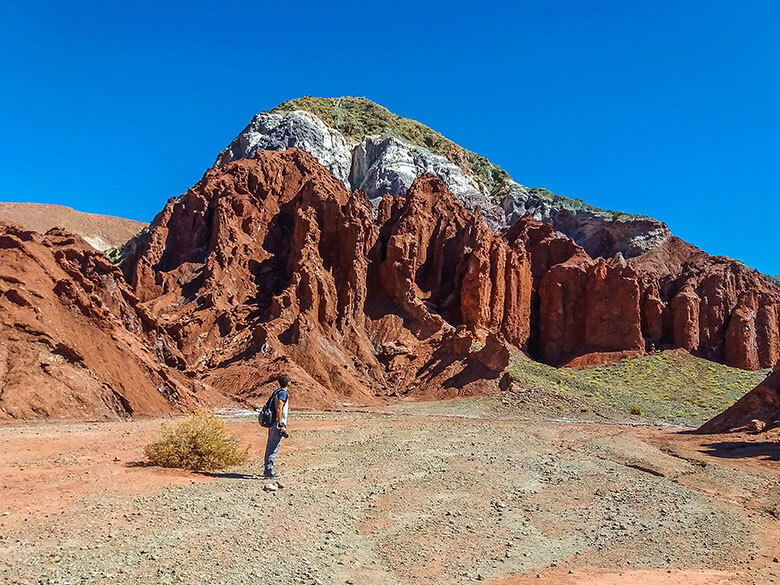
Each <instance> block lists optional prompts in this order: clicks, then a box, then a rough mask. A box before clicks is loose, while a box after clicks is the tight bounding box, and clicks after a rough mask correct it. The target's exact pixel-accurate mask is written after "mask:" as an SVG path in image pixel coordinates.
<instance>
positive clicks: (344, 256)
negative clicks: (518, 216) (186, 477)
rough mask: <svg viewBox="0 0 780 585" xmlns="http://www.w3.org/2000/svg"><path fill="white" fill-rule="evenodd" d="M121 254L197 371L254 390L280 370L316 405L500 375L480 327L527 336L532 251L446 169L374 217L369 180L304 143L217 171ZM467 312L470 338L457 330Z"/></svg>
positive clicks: (227, 386)
mask: <svg viewBox="0 0 780 585" xmlns="http://www.w3.org/2000/svg"><path fill="white" fill-rule="evenodd" d="M122 268H123V270H124V272H125V274H126V276H127V279H128V280H129V282H130V283H131V284H132V285H133V286H134V287H135V289H136V291H137V294H138V296H139V297H140V298H141V299H143V301H144V302H143V305H142V306H143V308H144V310H145V311H146V312H147V313H148V314H149V315H151V316H152V317H153V318H154V319H155V320H156V321H157V322H159V323H160V324H161V327H162V328H163V329H164V330H165V331H166V333H167V334H168V335H169V336H170V337H171V339H173V340H174V341H175V342H176V346H177V349H178V351H179V352H180V353H181V355H182V356H183V359H184V362H185V367H186V368H187V369H190V370H192V371H193V372H196V373H197V374H198V375H201V376H202V377H203V378H204V379H205V380H207V381H209V382H210V383H212V384H213V385H214V386H215V387H217V388H219V389H220V390H222V391H223V392H225V393H231V394H238V395H240V396H242V397H245V398H249V399H257V400H258V401H259V400H260V399H263V398H264V396H265V393H266V392H267V391H268V388H267V385H268V383H269V380H271V379H272V378H273V377H274V376H275V375H276V374H277V373H278V372H280V371H281V370H285V371H290V372H292V375H293V378H294V379H298V380H300V381H302V382H304V383H303V384H301V385H300V387H301V390H300V391H299V392H298V394H297V400H298V401H299V403H301V402H304V403H308V404H311V405H317V404H328V403H333V402H334V401H336V400H337V399H343V398H350V399H359V400H369V399H370V398H372V397H374V396H376V395H382V394H392V393H398V392H405V391H407V390H408V389H410V388H414V389H417V390H420V391H422V390H421V389H424V388H431V387H432V386H433V385H437V386H438V388H437V390H436V391H437V392H438V393H439V394H441V393H442V392H445V393H447V392H450V393H453V392H454V393H455V394H460V393H463V392H469V390H468V386H469V384H472V385H473V384H475V383H477V382H478V381H480V380H484V379H485V378H488V379H493V380H497V379H498V377H499V375H500V374H501V372H496V371H492V370H491V369H490V367H488V366H486V365H484V364H482V363H480V362H479V360H478V359H477V357H476V355H472V354H471V353H470V347H471V345H472V343H473V341H475V340H477V339H483V340H484V339H485V338H486V337H487V336H488V335H489V334H498V335H500V336H501V338H503V339H506V340H507V341H508V342H510V343H513V344H515V345H517V346H520V345H523V344H524V343H525V341H526V340H527V338H528V334H529V323H528V305H529V301H528V298H529V295H530V288H531V287H530V261H529V259H528V256H527V254H525V253H524V252H523V251H513V250H512V249H510V246H509V245H508V243H507V242H506V241H505V240H504V239H503V238H502V237H500V236H498V235H496V234H494V233H492V232H491V231H490V230H489V229H487V228H486V227H485V226H484V225H483V224H482V222H481V220H480V217H479V216H478V215H475V214H472V213H471V212H469V211H467V210H465V209H464V208H463V206H462V205H461V204H460V203H459V202H458V201H457V200H456V199H455V198H454V196H453V195H452V194H451V193H450V192H449V190H448V189H447V188H446V187H445V186H444V184H443V183H442V182H441V181H440V180H439V179H437V178H434V177H431V176H423V177H421V178H419V179H418V180H417V181H416V182H415V184H414V185H413V186H412V187H411V188H410V190H409V192H408V194H407V196H406V197H405V198H397V199H394V198H391V197H387V198H385V200H384V201H383V202H382V205H381V206H380V209H379V218H378V221H375V220H374V219H373V218H372V209H371V205H370V202H369V201H368V200H367V199H366V198H365V196H363V194H362V193H359V192H355V193H349V192H347V191H346V190H345V189H344V186H343V183H341V182H340V181H338V180H336V179H334V178H333V176H332V175H330V173H328V172H327V171H325V169H323V168H322V167H321V166H320V165H319V163H318V162H317V161H316V159H314V157H312V156H311V155H309V154H308V153H306V152H303V151H299V150H296V149H290V150H287V151H284V152H278V151H277V152H270V151H269V152H259V153H258V154H257V156H256V158H255V159H252V160H239V161H236V162H233V163H229V164H227V165H224V166H222V167H220V168H219V169H212V170H210V171H208V172H207V173H206V175H205V176H204V178H203V179H202V180H201V181H200V182H199V183H198V184H197V185H196V186H195V187H193V188H192V189H191V190H189V191H188V192H187V193H186V194H184V195H182V196H181V197H179V198H178V199H176V200H172V201H170V202H169V203H168V205H167V206H166V208H165V210H163V212H162V213H161V214H160V215H158V217H157V218H156V219H155V220H154V222H153V223H152V226H151V228H150V232H149V235H148V237H147V238H146V239H145V240H144V241H142V242H136V245H135V249H134V250H133V251H132V253H131V254H130V255H129V256H128V257H127V258H126V259H125V261H124V262H123V264H122ZM458 326H460V327H462V329H461V330H460V331H461V333H459V334H458V335H459V336H460V337H465V338H466V339H467V341H468V343H454V342H453V340H452V337H451V334H450V332H451V331H452V327H458ZM455 347H459V348H460V353H453V351H452V350H453V349H454V348H455ZM483 357H484V356H483ZM466 370H468V372H469V373H468V374H467V375H466V376H465V377H463V376H460V374H462V373H463V372H464V371H466ZM476 374H479V375H476ZM459 376H460V377H459ZM494 384H495V382H494ZM478 385H479V384H478ZM448 389H449V390H448ZM483 391H484V389H483Z"/></svg>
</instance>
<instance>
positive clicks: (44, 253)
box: [0, 224, 225, 418]
mask: <svg viewBox="0 0 780 585" xmlns="http://www.w3.org/2000/svg"><path fill="white" fill-rule="evenodd" d="M176 359H177V356H176V354H175V352H174V353H170V352H169V351H168V347H167V344H166V338H165V336H164V335H160V334H159V332H158V331H157V330H156V329H155V327H154V323H153V322H151V321H150V320H149V319H148V318H147V316H146V315H145V314H144V312H143V311H140V310H138V300H137V298H136V297H135V296H134V295H133V293H132V292H131V290H130V288H129V287H128V286H127V284H126V283H125V282H124V279H123V277H122V274H121V272H120V271H119V269H118V268H116V267H115V266H114V265H112V264H111V263H110V262H109V261H108V259H107V258H106V257H105V256H104V255H103V254H102V253H100V252H97V251H95V250H94V249H93V248H91V247H90V246H89V245H87V243H86V242H84V241H83V240H82V239H81V238H79V237H78V236H73V235H70V234H67V233H65V232H61V231H57V230H52V231H50V232H48V233H47V234H46V235H40V234H37V233H34V232H30V231H26V230H24V229H22V228H19V227H17V226H14V225H11V224H0V418H48V417H60V418H62V417H65V418H85V417H88V418H114V417H118V416H129V415H132V414H164V413H169V412H174V411H185V410H191V409H193V408H197V407H198V406H199V405H214V404H218V403H219V399H218V397H217V395H216V393H214V392H210V391H209V389H208V388H206V387H203V386H202V385H201V384H196V383H193V382H191V381H189V380H187V379H186V378H184V377H183V376H182V375H181V374H179V373H178V372H176V371H175V369H173V368H171V367H169V366H167V365H166V364H165V363H164V362H165V361H168V362H171V363H174V362H175V361H176ZM222 402H225V400H224V399H222Z"/></svg>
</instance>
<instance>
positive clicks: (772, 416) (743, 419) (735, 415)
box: [697, 368, 780, 433]
mask: <svg viewBox="0 0 780 585" xmlns="http://www.w3.org/2000/svg"><path fill="white" fill-rule="evenodd" d="M754 420H755V421H759V422H760V423H763V425H762V424H757V425H756V426H757V429H756V430H760V429H762V428H767V427H768V426H776V425H777V424H780V369H778V368H776V369H775V370H774V371H773V372H772V373H771V374H769V376H767V378H766V380H764V381H763V382H761V384H759V385H758V386H756V387H755V388H754V389H753V390H751V391H750V392H748V393H747V394H745V395H744V396H743V397H742V398H740V399H739V400H738V401H737V402H736V403H735V404H734V405H733V406H731V407H730V408H728V409H727V410H725V411H724V412H722V413H720V414H719V415H718V416H716V417H714V418H713V419H711V420H709V421H707V422H706V423H704V424H703V425H702V426H701V427H700V428H699V429H698V431H697V432H699V433H726V432H729V431H733V430H736V429H741V428H745V427H747V426H748V425H750V423H751V422H752V421H754Z"/></svg>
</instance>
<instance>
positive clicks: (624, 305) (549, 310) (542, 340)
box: [506, 217, 780, 369]
mask: <svg viewBox="0 0 780 585" xmlns="http://www.w3.org/2000/svg"><path fill="white" fill-rule="evenodd" d="M506 237H507V239H508V240H509V241H510V242H512V245H513V247H517V246H518V245H519V244H520V242H522V243H523V244H524V245H525V246H526V247H527V249H528V251H529V252H530V255H531V264H532V272H533V276H534V287H533V289H534V292H533V301H532V316H531V323H532V333H531V339H532V342H531V344H530V347H531V348H532V350H533V351H534V353H535V355H536V356H537V357H539V358H540V359H542V360H544V361H546V362H548V363H551V364H555V365H561V364H565V363H568V362H570V361H571V360H572V359H575V358H579V357H581V356H584V355H588V356H589V358H588V359H587V360H584V361H583V363H588V364H590V365H593V364H594V363H595V362H596V361H597V360H596V359H595V358H594V356H593V355H591V354H598V353H604V354H605V356H604V359H605V361H608V360H610V359H611V358H610V356H609V355H606V354H609V353H611V352H632V353H633V352H643V351H647V350H655V349H666V348H673V347H677V348H683V349H686V350H688V351H690V352H691V353H693V354H695V355H699V356H702V357H705V358H708V359H711V360H714V361H719V362H723V363H726V364H728V365H732V366H736V367H740V368H745V369H757V368H761V367H771V366H773V365H774V364H775V363H776V362H777V360H778V358H780V348H779V347H778V346H779V345H780V343H779V341H778V331H780V323H778V307H779V306H780V289H778V288H777V287H776V286H774V285H773V284H771V283H769V282H768V281H766V280H765V279H764V278H763V277H761V276H760V275H759V274H758V273H756V272H755V271H753V270H750V269H748V268H745V267H744V266H742V265H741V264H739V263H738V262H736V261H734V260H730V259H726V258H722V257H715V256H709V255H707V254H704V253H703V252H701V251H700V250H698V249H697V248H694V247H693V246H690V245H689V244H686V243H685V242H682V241H681V240H678V239H677V238H669V240H668V241H667V242H666V243H665V244H664V245H663V246H662V247H661V248H660V249H659V250H656V251H654V252H653V253H651V254H647V255H645V256H639V257H637V258H633V259H631V260H629V261H628V262H626V261H623V260H622V259H619V258H616V259H612V260H603V259H598V260H594V259H592V258H590V257H589V256H588V255H587V254H586V253H585V251H584V250H582V249H581V248H579V247H578V246H576V244H574V243H573V242H572V241H571V240H568V239H567V238H564V237H562V236H560V235H556V234H554V233H553V232H552V230H551V228H549V227H548V226H544V225H542V224H539V223H538V222H535V221H534V220H532V219H530V218H528V217H526V218H523V219H521V220H520V221H518V222H517V224H515V225H514V226H513V227H512V228H510V230H508V231H507V233H506ZM580 361H582V360H577V361H576V362H574V363H579V362H580Z"/></svg>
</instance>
